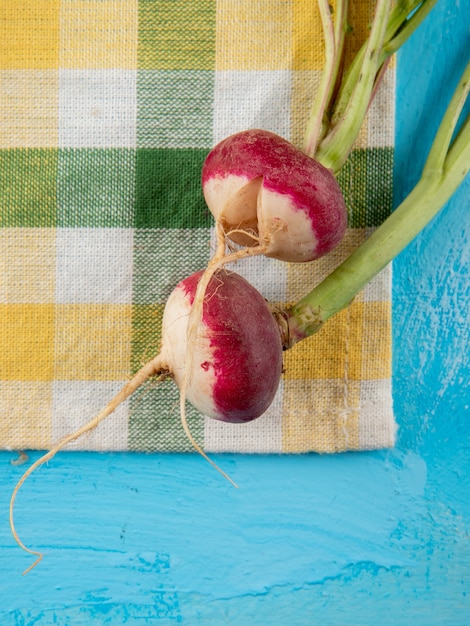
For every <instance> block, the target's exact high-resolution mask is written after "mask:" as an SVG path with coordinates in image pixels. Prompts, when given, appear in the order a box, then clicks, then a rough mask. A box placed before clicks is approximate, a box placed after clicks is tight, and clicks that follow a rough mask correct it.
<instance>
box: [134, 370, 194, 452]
mask: <svg viewBox="0 0 470 626" xmlns="http://www.w3.org/2000/svg"><path fill="white" fill-rule="evenodd" d="M130 402H131V409H130V416H129V431H128V446H129V450H138V451H141V452H158V451H162V452H194V448H193V446H192V444H191V443H190V441H189V440H188V438H187V436H186V434H185V432H184V430H183V427H182V425H181V419H180V409H179V390H178V387H177V386H176V384H175V382H174V381H173V380H171V379H170V380H166V381H163V382H162V381H160V382H158V381H155V382H152V381H150V382H149V383H148V384H147V385H146V386H144V387H143V388H142V389H141V390H139V391H137V393H136V394H134V396H132V398H131V401H130ZM186 415H187V420H188V425H189V429H190V431H191V433H192V435H193V437H194V438H195V440H196V441H197V442H198V443H199V445H201V446H202V444H203V439H204V417H203V416H202V415H201V414H200V413H198V412H197V411H196V409H195V408H194V407H192V406H191V405H190V404H189V403H186Z"/></svg>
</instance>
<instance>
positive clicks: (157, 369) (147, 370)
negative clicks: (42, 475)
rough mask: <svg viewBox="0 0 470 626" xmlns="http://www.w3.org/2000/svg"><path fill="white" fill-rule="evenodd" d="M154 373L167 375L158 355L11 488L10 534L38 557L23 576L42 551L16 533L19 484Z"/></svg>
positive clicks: (103, 417)
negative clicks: (15, 518) (15, 519)
mask: <svg viewBox="0 0 470 626" xmlns="http://www.w3.org/2000/svg"><path fill="white" fill-rule="evenodd" d="M155 375H160V376H161V378H162V379H163V378H165V377H166V376H167V375H168V370H167V369H166V366H165V365H164V364H163V362H162V360H161V358H160V355H159V356H157V357H155V358H154V359H152V360H151V361H149V362H148V363H146V364H145V365H144V367H142V368H141V369H140V370H139V371H138V372H137V374H135V376H133V378H132V379H131V380H130V381H129V382H128V383H127V385H125V386H124V387H123V388H122V389H121V391H119V393H118V394H116V395H115V396H114V398H113V399H112V400H111V401H110V402H109V403H108V404H107V405H106V406H105V407H104V409H102V411H100V413H98V415H97V416H96V417H94V418H93V419H91V420H90V421H89V422H87V423H86V424H84V425H83V426H82V427H81V428H79V429H78V430H76V431H75V432H73V433H72V434H70V435H67V436H66V437H63V438H62V439H61V440H60V441H58V442H57V443H56V444H55V445H54V446H53V447H52V448H51V449H50V450H49V451H48V452H46V454H44V455H43V456H41V457H40V458H39V459H38V460H37V461H35V462H34V463H33V464H32V465H31V466H30V467H29V468H28V469H27V470H26V471H25V473H24V474H23V475H22V477H21V478H20V480H19V481H18V482H17V483H16V486H15V488H14V490H13V493H12V495H11V498H10V528H11V532H12V535H13V537H14V539H15V541H16V543H17V544H18V545H19V546H20V548H22V549H23V550H24V551H25V552H28V553H29V554H33V555H35V556H37V557H38V558H37V559H36V560H35V561H34V563H33V564H32V565H30V566H29V567H28V568H27V569H26V570H25V571H24V572H23V576H24V575H25V574H27V573H28V572H30V571H31V570H32V569H34V568H35V567H36V565H38V563H40V561H41V560H42V558H43V556H44V554H43V553H42V552H38V551H37V550H32V549H31V548H28V547H27V546H26V545H25V544H24V543H23V541H22V540H21V539H20V537H19V536H18V533H17V531H16V527H15V521H14V515H13V511H14V506H15V501H16V496H17V494H18V491H19V490H20V488H21V486H22V485H23V483H24V482H25V480H26V479H27V478H28V477H29V476H30V475H31V474H32V473H33V472H34V471H35V470H36V469H37V468H38V467H40V466H41V465H43V464H44V463H47V461H50V460H51V459H52V458H53V457H54V456H55V455H56V454H57V452H60V450H62V449H63V448H64V447H65V446H66V445H67V444H69V443H71V442H72V441H75V440H76V439H78V438H79V437H81V436H82V435H84V434H85V433H87V432H89V431H91V430H93V429H94V428H96V427H97V426H98V424H99V423H100V422H102V421H103V420H104V419H105V418H106V417H108V416H109V415H111V413H113V412H114V411H115V410H116V409H117V407H118V406H119V405H120V404H122V403H123V402H124V401H125V400H127V398H129V397H130V396H131V395H132V394H133V393H134V391H136V389H138V388H139V387H140V386H141V385H142V384H143V383H144V382H145V381H146V380H148V379H149V378H150V377H152V376H155Z"/></svg>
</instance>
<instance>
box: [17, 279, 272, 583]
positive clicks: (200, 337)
mask: <svg viewBox="0 0 470 626" xmlns="http://www.w3.org/2000/svg"><path fill="white" fill-rule="evenodd" d="M204 274H205V272H202V271H200V272H196V273H195V274H192V275H191V276H189V277H188V278H186V279H184V280H182V281H181V282H180V283H179V284H178V285H177V286H176V287H175V289H174V290H173V292H172V293H171V295H170V297H169V298H168V301H167V303H166V306H165V310H164V313H163V320H162V341H161V349H160V353H159V354H158V355H157V356H156V357H155V358H153V359H152V360H151V361H149V362H148V363H147V364H146V365H144V366H143V367H142V368H141V369H140V370H139V371H138V372H137V373H136V374H135V375H134V377H133V378H132V379H131V380H130V381H129V382H128V383H127V385H126V386H125V387H123V389H121V391H120V392H119V393H118V394H117V395H116V396H115V397H114V398H113V399H112V400H111V402H109V403H108V405H107V406H106V407H105V408H104V409H103V410H102V411H101V412H100V413H99V414H98V415H97V416H96V417H95V418H93V419H92V420H91V421H89V422H88V423H87V424H85V425H84V426H82V427H81V428H80V429H79V430H77V431H76V432H74V433H72V434H71V435H68V436H67V437H65V438H63V439H62V440H61V441H59V442H58V443H57V444H56V445H55V446H54V447H53V448H51V450H49V452H47V453H46V454H44V455H43V456H42V457H40V458H39V459H38V460H37V461H36V462H35V463H33V465H31V467H29V468H28V470H27V471H26V472H25V473H24V474H23V476H22V477H21V479H20V480H19V482H18V483H17V485H16V487H15V489H14V491H13V494H12V497H11V501H10V525H11V529H12V533H13V536H14V537H15V539H16V541H17V542H18V544H19V545H20V546H21V547H22V548H23V549H24V550H25V551H27V552H29V553H30V554H34V555H36V556H37V557H38V558H37V559H36V561H35V562H34V563H33V565H31V566H30V567H29V568H28V569H27V570H26V571H25V573H26V572H28V571H29V570H31V569H32V568H33V567H35V566H36V565H37V564H38V563H39V561H40V560H41V559H42V557H43V555H42V553H40V552H37V551H35V550H31V549H30V548H28V547H26V546H25V545H24V543H23V542H22V541H21V539H20V538H19V537H18V535H17V533H16V530H15V525H14V521H13V507H14V503H15V499H16V494H17V492H18V490H19V488H20V487H21V485H22V484H23V483H24V481H25V480H26V478H27V477H28V476H29V475H30V474H31V473H32V472H33V471H34V470H35V469H36V468H38V467H39V466H40V465H42V464H44V463H46V462H47V461H49V460H50V459H51V458H52V457H53V456H54V455H55V454H56V453H57V452H59V451H60V450H61V449H62V448H64V447H65V446H66V445H67V444H68V443H70V442H72V441H74V440H75V439H77V438H78V437H80V436H81V435H83V434H85V433H86V432H88V431H90V430H92V429H93V428H95V427H96V426H97V425H98V424H99V423H100V422H101V421H102V420H104V419H105V418H106V417H107V416H108V415H110V414H111V413H112V412H113V411H114V410H115V409H116V408H117V407H118V406H119V405H120V404H121V403H122V402H124V401H125V400H126V399H127V398H128V397H129V396H130V395H131V394H133V393H134V391H136V390H137V389H138V388H139V387H140V386H141V385H143V384H144V383H145V382H146V381H148V380H149V379H150V378H156V379H157V380H160V381H161V380H165V379H167V378H173V379H174V381H175V382H176V384H177V385H178V387H179V388H180V398H181V402H180V410H181V421H182V424H183V428H184V430H185V432H186V434H187V436H188V438H189V440H190V441H191V442H192V444H193V445H194V447H195V448H196V450H197V451H198V452H199V453H200V454H202V456H204V458H206V459H207V460H208V461H209V462H210V463H211V464H212V465H213V466H214V467H215V468H216V469H217V470H218V471H219V472H220V473H221V474H222V475H223V476H224V477H225V478H227V480H229V481H230V482H231V483H232V484H233V485H235V483H234V482H233V481H232V479H231V478H230V477H229V476H227V474H225V472H223V471H222V470H221V469H220V468H219V467H218V466H217V465H216V464H215V463H214V462H213V461H211V459H209V458H208V457H207V455H206V454H205V452H204V451H203V450H202V449H201V447H200V446H199V445H198V443H197V442H196V441H195V440H194V438H193V437H192V435H191V432H190V430H189V427H188V424H187V422H186V414H185V400H186V398H187V399H188V400H189V401H190V402H191V403H192V404H193V405H194V406H195V407H196V408H197V409H198V410H199V411H200V412H201V413H203V414H205V415H207V416H209V417H213V418H215V419H218V420H222V421H225V422H231V423H244V422H249V421H251V420H253V419H256V418H257V417H259V416H260V415H262V414H263V413H264V412H265V411H266V409H267V408H268V407H269V406H270V404H271V402H272V400H273V398H274V396H275V394H276V391H277V388H278V386H279V380H280V377H281V373H282V350H283V342H282V339H281V332H280V329H279V326H278V323H277V321H276V318H275V316H274V315H273V313H272V312H271V309H270V308H269V306H268V304H267V302H266V300H265V299H264V298H263V297H262V296H261V294H260V293H259V292H258V291H257V290H256V289H255V288H254V287H253V286H252V285H250V283H248V282H247V281H246V280H245V279H244V278H242V277H241V276H239V275H238V274H235V273H234V272H229V271H227V270H218V271H215V272H212V273H211V279H210V281H209V282H208V284H207V285H204V293H205V298H204V302H203V303H202V307H201V308H202V315H201V319H200V321H199V323H198V324H197V327H193V328H190V326H191V312H192V311H193V310H194V305H195V303H196V301H197V298H198V288H199V285H200V283H201V278H202V277H203V276H204ZM194 331H195V332H194ZM188 340H190V341H191V345H190V349H189V350H188V346H187V342H188ZM235 486H236V485H235Z"/></svg>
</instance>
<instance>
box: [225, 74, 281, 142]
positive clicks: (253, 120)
mask: <svg viewBox="0 0 470 626" xmlns="http://www.w3.org/2000/svg"><path fill="white" fill-rule="evenodd" d="M291 81H292V78H291V73H290V72H289V71H288V70H270V71H256V72H255V71H246V72H242V71H240V72H233V71H219V72H216V74H215V88H214V131H213V136H214V143H218V142H219V141H221V140H222V139H225V137H227V136H228V135H231V134H233V133H236V132H239V131H241V130H246V129H247V128H262V129H263V130H270V131H272V132H273V133H277V134H278V135H281V136H282V137H285V138H286V139H289V138H290V134H291V119H290V103H291ZM238 94H243V98H242V99H241V100H240V99H239V96H238Z"/></svg>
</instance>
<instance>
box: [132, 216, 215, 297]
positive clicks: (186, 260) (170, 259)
mask: <svg viewBox="0 0 470 626" xmlns="http://www.w3.org/2000/svg"><path fill="white" fill-rule="evenodd" d="M210 253H211V248H210V229H209V228H193V229H190V228H188V229H176V228H168V229H163V228H157V229H152V228H149V229H144V230H136V231H135V233H134V261H133V280H132V286H133V301H134V303H135V304H139V305H150V304H154V303H158V302H160V303H165V302H166V300H167V299H168V296H169V295H170V293H171V292H172V291H173V289H174V288H175V287H176V285H177V284H178V283H179V282H180V281H181V280H183V278H186V277H187V276H189V275H190V274H192V273H193V272H196V271H198V270H201V269H203V268H205V267H206V265H207V263H208V261H209V257H210Z"/></svg>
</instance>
